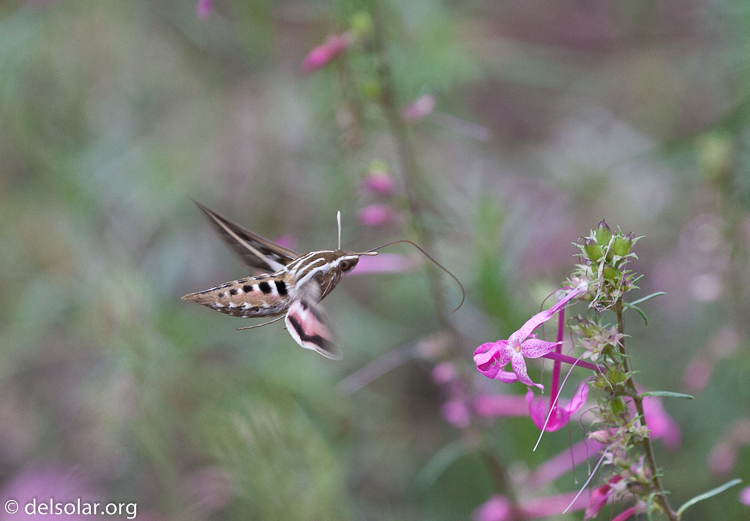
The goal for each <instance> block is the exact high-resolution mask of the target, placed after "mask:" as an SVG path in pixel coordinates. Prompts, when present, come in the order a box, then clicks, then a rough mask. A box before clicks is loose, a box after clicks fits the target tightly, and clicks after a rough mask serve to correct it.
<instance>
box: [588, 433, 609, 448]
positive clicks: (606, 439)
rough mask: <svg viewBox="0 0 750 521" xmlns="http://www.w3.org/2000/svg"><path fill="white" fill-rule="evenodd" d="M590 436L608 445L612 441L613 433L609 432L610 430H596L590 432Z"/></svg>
mask: <svg viewBox="0 0 750 521" xmlns="http://www.w3.org/2000/svg"><path fill="white" fill-rule="evenodd" d="M589 438H590V439H592V440H594V441H598V442H599V443H601V444H602V445H606V444H607V443H609V442H610V441H612V435H611V434H610V433H609V431H594V432H590V433H589Z"/></svg>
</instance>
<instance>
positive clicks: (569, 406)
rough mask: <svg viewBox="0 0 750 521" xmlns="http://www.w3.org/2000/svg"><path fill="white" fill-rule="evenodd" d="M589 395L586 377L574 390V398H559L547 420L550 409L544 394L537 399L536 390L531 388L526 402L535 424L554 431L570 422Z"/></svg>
mask: <svg viewBox="0 0 750 521" xmlns="http://www.w3.org/2000/svg"><path fill="white" fill-rule="evenodd" d="M588 397H589V385H588V379H585V380H583V381H582V382H581V383H580V384H578V387H576V390H575V391H573V398H571V399H570V400H569V401H568V400H565V401H563V400H560V399H558V401H557V404H556V405H555V406H554V408H553V409H552V414H551V415H550V418H549V420H547V412H548V411H549V409H548V407H547V406H546V401H547V400H545V399H544V398H543V397H542V396H537V397H536V399H535V398H534V391H532V390H531V388H529V390H528V391H527V392H526V403H527V404H528V407H529V414H530V415H531V419H532V420H533V421H534V425H536V426H537V427H538V428H539V429H540V430H541V429H544V430H545V431H547V432H554V431H556V430H559V429H561V428H562V427H564V426H565V425H567V424H568V422H569V421H570V417H571V416H573V414H575V413H576V412H577V411H578V409H580V408H581V407H583V405H584V404H585V403H586V399H587V398H588ZM566 402H567V403H566ZM545 421H546V422H547V425H546V426H545V424H544V422H545Z"/></svg>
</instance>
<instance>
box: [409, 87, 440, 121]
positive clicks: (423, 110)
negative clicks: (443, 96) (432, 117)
mask: <svg viewBox="0 0 750 521" xmlns="http://www.w3.org/2000/svg"><path fill="white" fill-rule="evenodd" d="M434 108H435V98H434V97H432V96H430V95H429V94H426V95H424V96H422V97H421V98H419V99H417V100H416V101H415V102H414V103H412V104H411V105H407V107H406V108H405V109H404V112H403V114H402V115H401V117H402V118H403V119H404V121H406V122H407V123H415V122H417V121H419V120H421V119H423V118H424V117H425V116H427V115H428V114H429V113H430V112H432V110H433V109H434Z"/></svg>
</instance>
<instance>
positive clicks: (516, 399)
mask: <svg viewBox="0 0 750 521" xmlns="http://www.w3.org/2000/svg"><path fill="white" fill-rule="evenodd" d="M474 412H476V413H477V415H479V416H484V417H490V418H494V417H498V416H505V417H507V416H526V415H527V414H529V408H528V406H527V405H526V403H525V401H524V399H523V397H521V396H519V395H517V394H496V395H487V394H483V395H479V396H477V397H476V398H474Z"/></svg>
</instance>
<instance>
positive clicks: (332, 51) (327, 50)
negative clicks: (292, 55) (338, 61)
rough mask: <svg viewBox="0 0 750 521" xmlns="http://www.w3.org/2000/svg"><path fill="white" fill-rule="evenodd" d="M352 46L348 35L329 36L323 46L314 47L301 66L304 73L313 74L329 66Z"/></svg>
mask: <svg viewBox="0 0 750 521" xmlns="http://www.w3.org/2000/svg"><path fill="white" fill-rule="evenodd" d="M350 44H351V38H350V36H349V34H348V33H344V34H338V35H333V36H329V37H328V39H327V40H326V41H325V43H324V44H323V45H318V46H317V47H314V48H313V49H312V50H311V51H310V52H309V53H307V56H306V57H305V59H304V60H302V64H301V65H300V69H302V72H312V71H314V70H316V69H320V68H321V67H324V66H325V65H328V64H329V63H330V62H331V60H333V59H334V58H335V57H336V56H338V55H339V54H341V53H342V52H344V51H345V50H346V49H347V48H348V47H349V45H350Z"/></svg>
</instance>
